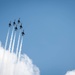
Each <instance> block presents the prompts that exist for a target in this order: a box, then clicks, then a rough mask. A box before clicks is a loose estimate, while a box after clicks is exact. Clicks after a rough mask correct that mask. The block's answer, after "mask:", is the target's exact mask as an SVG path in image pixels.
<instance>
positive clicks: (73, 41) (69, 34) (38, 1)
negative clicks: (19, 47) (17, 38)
mask: <svg viewBox="0 0 75 75" xmlns="http://www.w3.org/2000/svg"><path fill="white" fill-rule="evenodd" d="M19 17H20V18H21V22H22V23H23V27H24V29H25V33H26V35H25V37H24V42H23V51H22V53H26V54H27V55H28V56H29V57H30V58H31V59H32V60H33V63H34V64H36V65H37V66H38V67H39V69H40V72H41V75H64V74H65V73H66V71H68V70H73V69H75V58H74V57H75V1H74V0H57V1H56V0H53V1H52V0H49V1H47V0H44V1H43V0H35V1H34V0H32V1H30V0H6V1H4V0H0V34H1V35H0V40H1V41H2V44H3V45H4V44H5V39H6V34H7V31H8V23H9V21H10V20H11V21H14V19H16V20H17V19H18V18H19Z"/></svg>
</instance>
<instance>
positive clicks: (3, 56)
mask: <svg viewBox="0 0 75 75" xmlns="http://www.w3.org/2000/svg"><path fill="white" fill-rule="evenodd" d="M9 31H10V29H8V33H7V37H6V42H5V50H6V48H7V43H8V37H9ZM5 50H4V51H3V55H2V61H1V67H0V68H1V69H2V68H3V65H2V64H3V63H4V59H5ZM0 73H2V72H0Z"/></svg>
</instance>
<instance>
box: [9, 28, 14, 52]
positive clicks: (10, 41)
mask: <svg viewBox="0 0 75 75" xmlns="http://www.w3.org/2000/svg"><path fill="white" fill-rule="evenodd" d="M13 33H14V27H13V30H12V34H11V38H10V44H9V52H10V50H11V44H12V39H13Z"/></svg>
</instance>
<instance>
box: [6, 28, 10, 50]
mask: <svg viewBox="0 0 75 75" xmlns="http://www.w3.org/2000/svg"><path fill="white" fill-rule="evenodd" d="M9 31H10V30H9V29H8V33H7V37H6V42H5V50H6V48H7V43H8V37H9Z"/></svg>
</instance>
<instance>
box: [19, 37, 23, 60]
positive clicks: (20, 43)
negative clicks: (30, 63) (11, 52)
mask: <svg viewBox="0 0 75 75" xmlns="http://www.w3.org/2000/svg"><path fill="white" fill-rule="evenodd" d="M22 43H23V37H22V39H21V43H20V50H19V54H18V61H19V59H20V57H21V51H22Z"/></svg>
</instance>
